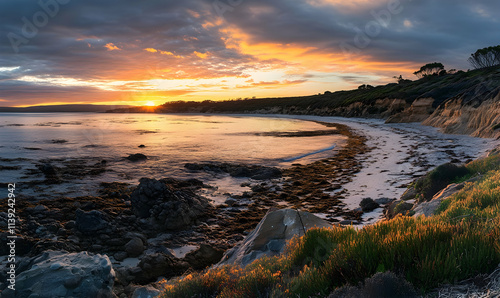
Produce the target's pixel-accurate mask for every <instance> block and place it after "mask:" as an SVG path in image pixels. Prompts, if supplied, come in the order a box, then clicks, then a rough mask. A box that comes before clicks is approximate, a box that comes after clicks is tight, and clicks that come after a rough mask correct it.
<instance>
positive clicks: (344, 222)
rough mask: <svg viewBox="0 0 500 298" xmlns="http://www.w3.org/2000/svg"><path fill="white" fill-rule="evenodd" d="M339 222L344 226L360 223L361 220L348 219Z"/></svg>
mask: <svg viewBox="0 0 500 298" xmlns="http://www.w3.org/2000/svg"><path fill="white" fill-rule="evenodd" d="M339 224H341V225H343V226H351V225H358V224H359V222H358V221H356V220H350V219H346V220H343V221H341V222H339Z"/></svg>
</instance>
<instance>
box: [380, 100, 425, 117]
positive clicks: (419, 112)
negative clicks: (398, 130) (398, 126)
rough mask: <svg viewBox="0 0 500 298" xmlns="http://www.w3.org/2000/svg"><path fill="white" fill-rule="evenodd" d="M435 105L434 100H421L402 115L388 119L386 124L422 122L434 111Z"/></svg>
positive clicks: (415, 102)
mask: <svg viewBox="0 0 500 298" xmlns="http://www.w3.org/2000/svg"><path fill="white" fill-rule="evenodd" d="M433 103H434V99H433V98H419V99H417V100H415V101H414V102H413V103H412V104H411V106H409V107H408V108H406V109H404V110H403V111H402V112H401V113H398V114H395V115H392V116H390V117H389V118H387V121H386V123H405V122H422V121H424V120H425V119H427V118H428V117H429V116H430V115H431V114H432V112H433V111H434V108H433V107H432V105H433Z"/></svg>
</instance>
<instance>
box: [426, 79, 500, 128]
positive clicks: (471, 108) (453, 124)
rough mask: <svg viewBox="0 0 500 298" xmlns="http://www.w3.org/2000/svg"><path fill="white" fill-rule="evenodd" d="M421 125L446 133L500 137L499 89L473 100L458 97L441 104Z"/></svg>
mask: <svg viewBox="0 0 500 298" xmlns="http://www.w3.org/2000/svg"><path fill="white" fill-rule="evenodd" d="M422 124H424V125H431V126H434V127H440V128H442V129H443V131H444V132H446V133H454V134H468V135H472V136H476V137H483V138H498V137H500V87H497V88H496V89H495V90H493V91H491V92H489V93H488V94H482V96H481V97H478V98H475V99H474V100H467V98H464V97H459V98H454V99H451V100H449V101H447V102H445V103H444V104H441V105H440V106H439V107H438V108H437V109H436V110H435V111H434V113H432V115H430V116H429V117H428V118H427V119H425V120H424V121H423V122H422Z"/></svg>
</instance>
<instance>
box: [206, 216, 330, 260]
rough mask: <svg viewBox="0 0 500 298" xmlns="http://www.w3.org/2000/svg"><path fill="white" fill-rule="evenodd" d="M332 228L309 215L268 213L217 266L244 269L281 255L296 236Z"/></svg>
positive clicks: (327, 223) (325, 222)
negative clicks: (234, 266) (261, 260)
mask: <svg viewBox="0 0 500 298" xmlns="http://www.w3.org/2000/svg"><path fill="white" fill-rule="evenodd" d="M331 226H332V225H331V224H330V223H329V222H327V221H325V220H323V219H321V218H319V217H317V216H315V215H313V214H311V213H309V212H303V211H297V210H293V209H281V210H276V211H272V210H271V211H269V212H268V213H267V214H266V215H265V216H264V218H262V220H261V221H260V222H259V224H258V225H257V227H256V228H255V229H254V230H253V231H252V232H251V233H250V234H248V236H247V237H246V238H245V239H244V240H243V241H242V242H241V243H239V244H238V245H236V246H235V247H233V248H232V249H230V250H228V251H227V252H226V253H225V254H224V257H223V258H222V260H221V261H220V262H219V263H217V265H216V266H222V265H228V264H236V265H240V266H241V267H245V266H246V265H248V264H250V263H252V262H253V261H255V260H256V259H259V258H261V257H264V256H274V255H278V254H281V253H283V251H284V249H285V247H286V243H287V241H289V240H290V239H292V238H293V237H294V236H296V235H299V236H302V235H304V231H307V230H309V229H311V228H314V227H318V228H329V227H331Z"/></svg>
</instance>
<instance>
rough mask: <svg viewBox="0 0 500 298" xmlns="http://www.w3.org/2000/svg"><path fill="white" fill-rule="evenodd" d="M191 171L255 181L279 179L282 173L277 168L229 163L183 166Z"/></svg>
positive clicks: (189, 164) (188, 164)
mask: <svg viewBox="0 0 500 298" xmlns="http://www.w3.org/2000/svg"><path fill="white" fill-rule="evenodd" d="M184 167H185V168H186V169H189V170H191V171H206V172H214V173H228V174H229V175H231V176H232V177H249V178H252V179H255V180H268V179H274V178H281V176H282V172H281V170H280V169H278V168H274V167H265V166H258V165H244V164H230V163H187V164H185V165H184Z"/></svg>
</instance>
